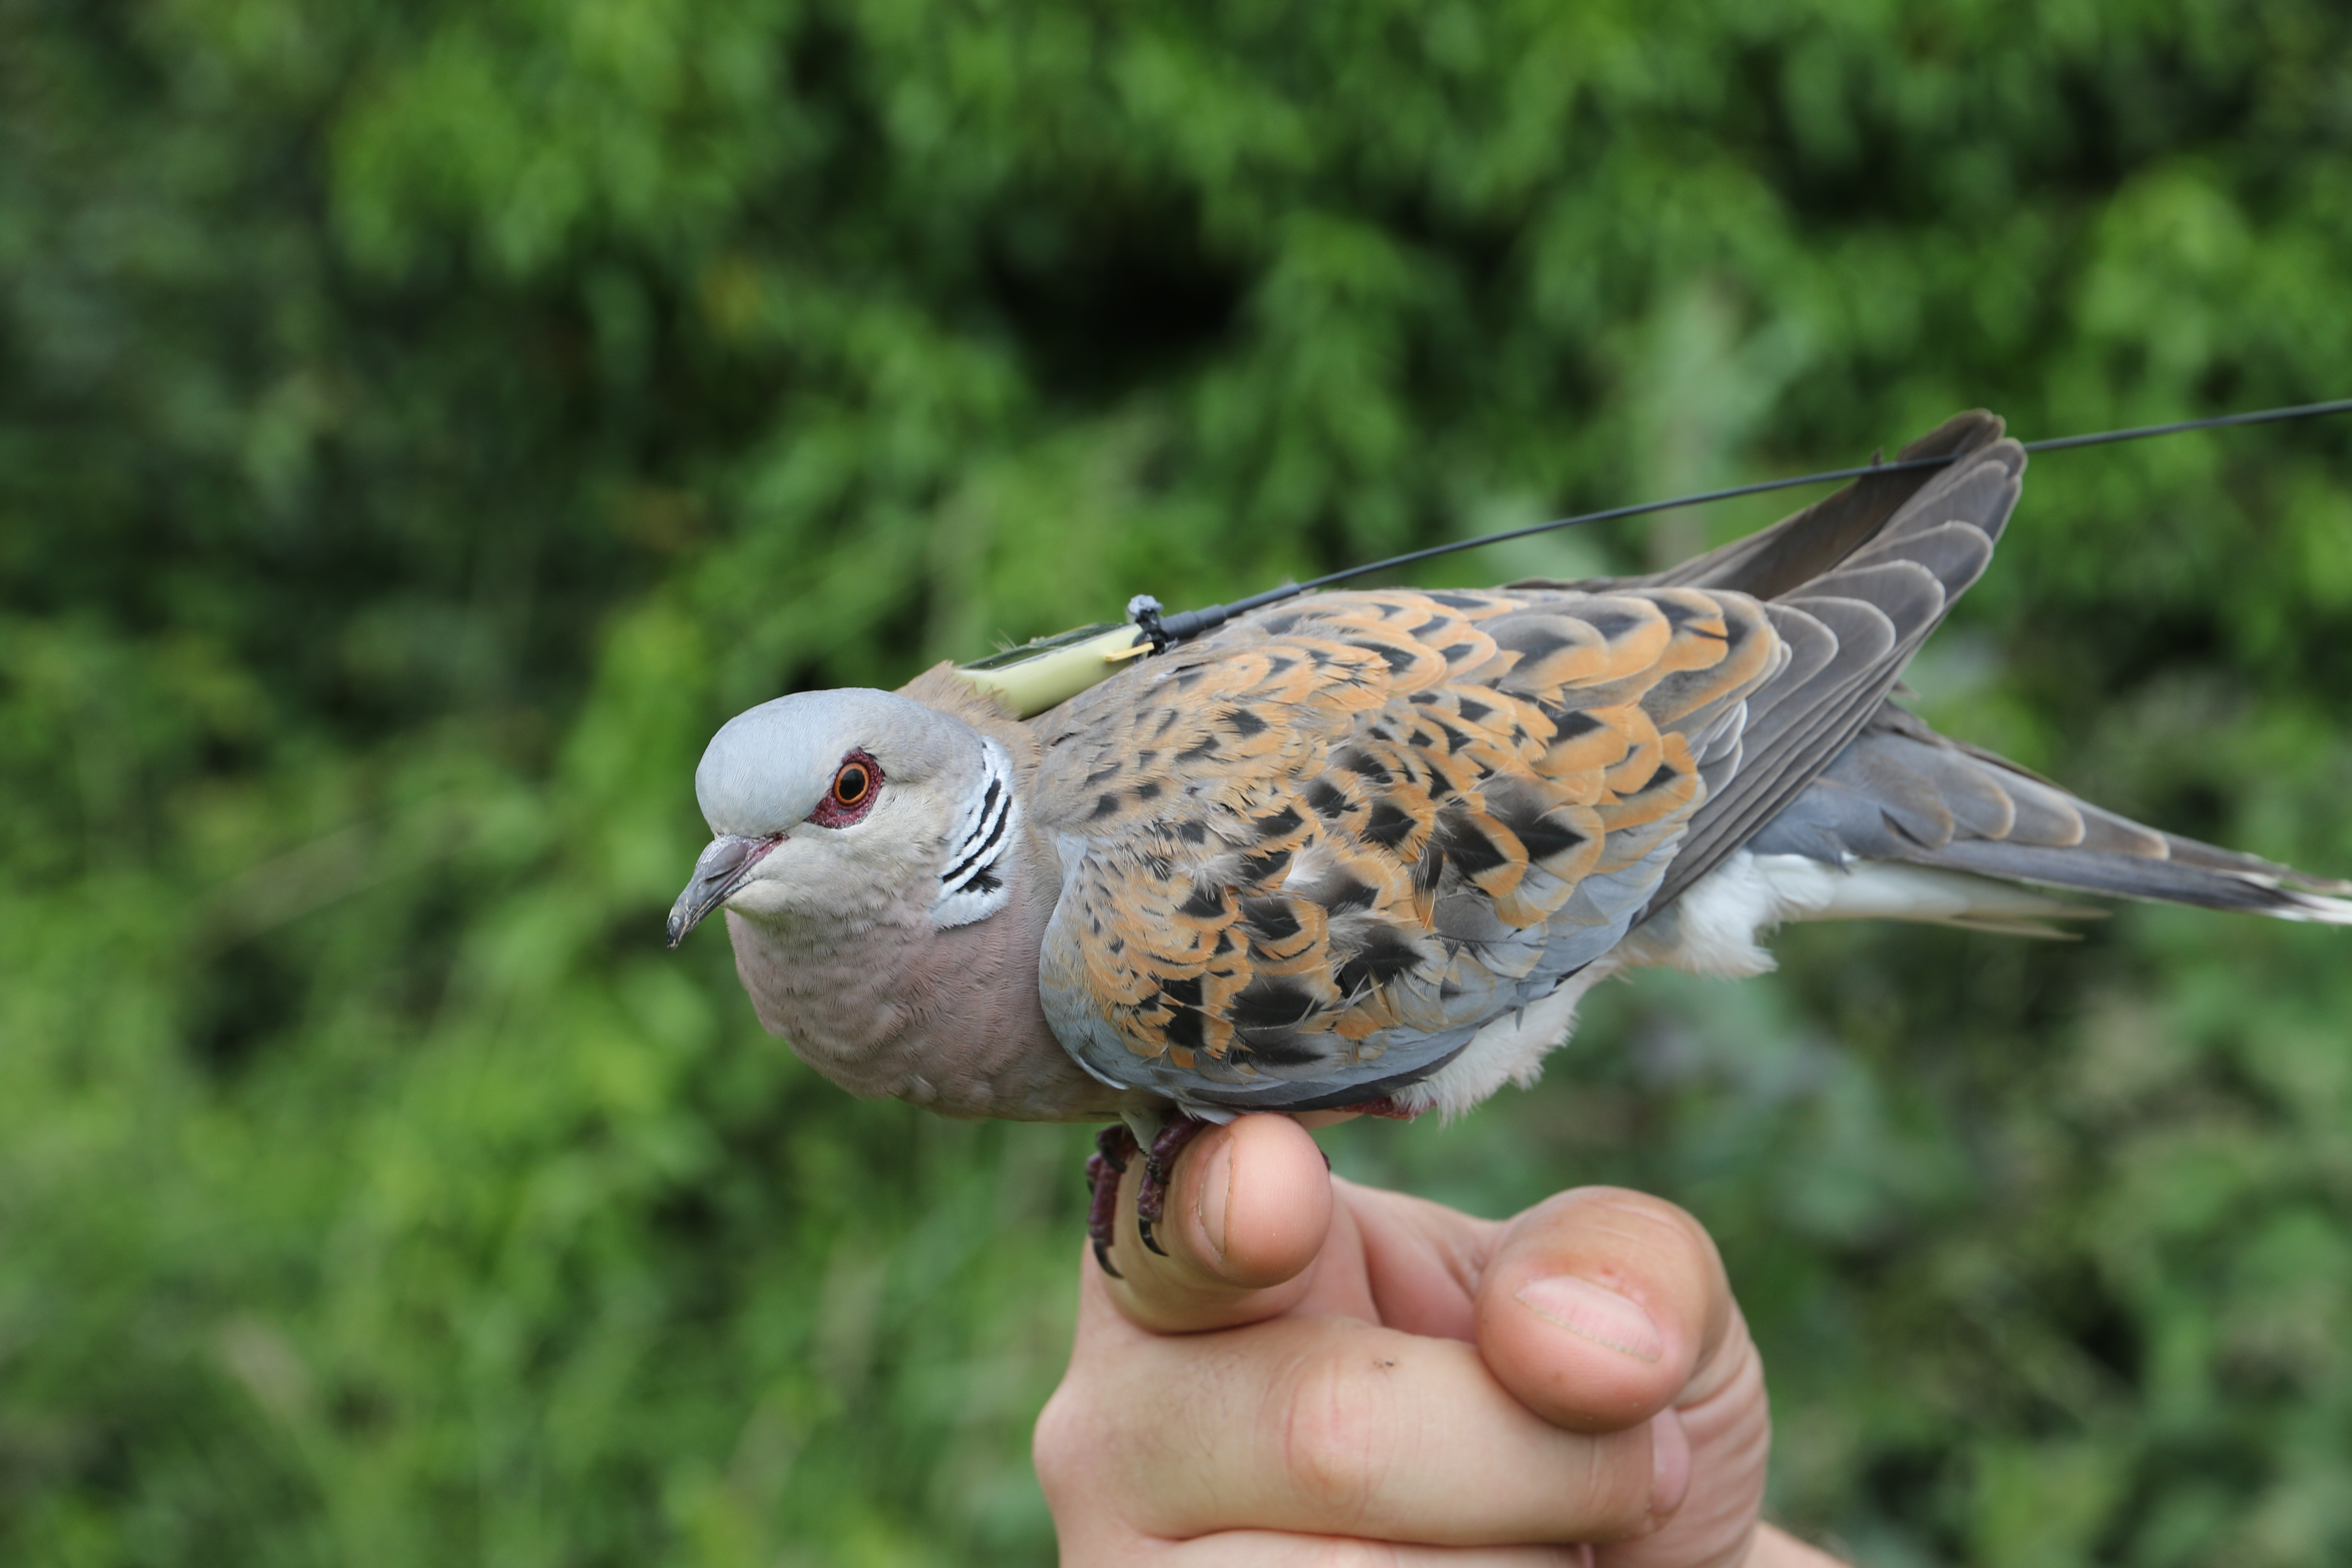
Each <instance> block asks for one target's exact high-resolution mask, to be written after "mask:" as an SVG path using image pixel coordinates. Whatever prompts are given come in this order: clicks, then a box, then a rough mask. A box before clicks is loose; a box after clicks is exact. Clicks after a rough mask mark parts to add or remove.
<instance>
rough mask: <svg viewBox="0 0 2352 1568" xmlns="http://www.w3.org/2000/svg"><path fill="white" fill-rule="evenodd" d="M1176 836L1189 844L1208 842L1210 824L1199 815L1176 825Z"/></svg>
mask: <svg viewBox="0 0 2352 1568" xmlns="http://www.w3.org/2000/svg"><path fill="white" fill-rule="evenodd" d="M1176 837H1179V838H1181V839H1182V840H1183V841H1184V842H1185V843H1187V844H1206V843H1207V842H1208V841H1209V825H1208V824H1207V823H1205V822H1202V821H1201V820H1199V819H1198V818H1197V817H1196V818H1194V819H1193V820H1192V821H1189V822H1180V823H1178V824H1177V825H1176Z"/></svg>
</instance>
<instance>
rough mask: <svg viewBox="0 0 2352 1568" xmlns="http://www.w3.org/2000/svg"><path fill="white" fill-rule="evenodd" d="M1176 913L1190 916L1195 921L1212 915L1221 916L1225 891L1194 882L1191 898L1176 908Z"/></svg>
mask: <svg viewBox="0 0 2352 1568" xmlns="http://www.w3.org/2000/svg"><path fill="white" fill-rule="evenodd" d="M1176 912H1177V913H1178V914H1180V915H1190V916H1192V918H1193V919H1195V920H1207V919H1209V918H1210V917H1211V916H1213V915H1221V914H1223V913H1224V912H1225V890H1224V889H1223V888H1218V887H1212V886H1210V885H1209V884H1208V883H1205V882H1196V883H1194V884H1193V887H1192V896H1191V897H1190V898H1188V899H1186V900H1184V901H1183V902H1182V903H1181V904H1179V905H1177V906H1176Z"/></svg>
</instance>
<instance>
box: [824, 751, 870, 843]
mask: <svg viewBox="0 0 2352 1568" xmlns="http://www.w3.org/2000/svg"><path fill="white" fill-rule="evenodd" d="M881 794H882V764H881V763H877V762H876V761H875V760H874V759H873V757H872V756H871V755H869V754H868V753H867V752H864V751H856V752H850V753H849V755H847V756H845V757H844V758H842V759H841V766H839V767H837V768H835V769H834V770H833V783H832V784H830V785H829V786H828V787H827V788H826V790H825V792H824V798H823V799H821V800H819V801H818V802H817V803H816V809H815V810H814V811H812V812H810V813H809V820H810V821H811V822H814V823H815V824H816V825H817V826H819V827H846V826H849V825H850V824H851V823H853V822H856V821H858V820H859V819H861V818H862V817H864V816H865V815H866V813H867V812H869V811H871V810H873V809H874V802H875V801H876V800H877V798H878V797H879V796H880V795H881Z"/></svg>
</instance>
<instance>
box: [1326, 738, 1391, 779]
mask: <svg viewBox="0 0 2352 1568" xmlns="http://www.w3.org/2000/svg"><path fill="white" fill-rule="evenodd" d="M1331 765H1332V766H1333V767H1339V768H1345V769H1347V770H1348V771H1349V773H1353V774H1355V775H1356V776H1357V777H1358V778H1361V779H1370V780H1371V781H1372V782H1373V783H1374V784H1394V783H1395V782H1396V775H1395V774H1394V773H1390V772H1389V771H1388V769H1386V768H1385V767H1382V766H1381V763H1380V761H1379V759H1377V758H1375V757H1374V756H1373V755H1372V754H1371V753H1370V752H1367V751H1365V750H1364V749H1363V748H1362V747H1361V746H1349V748H1348V749H1347V750H1345V751H1343V752H1339V753H1338V754H1337V755H1336V756H1334V757H1333V758H1332V759H1331Z"/></svg>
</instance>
